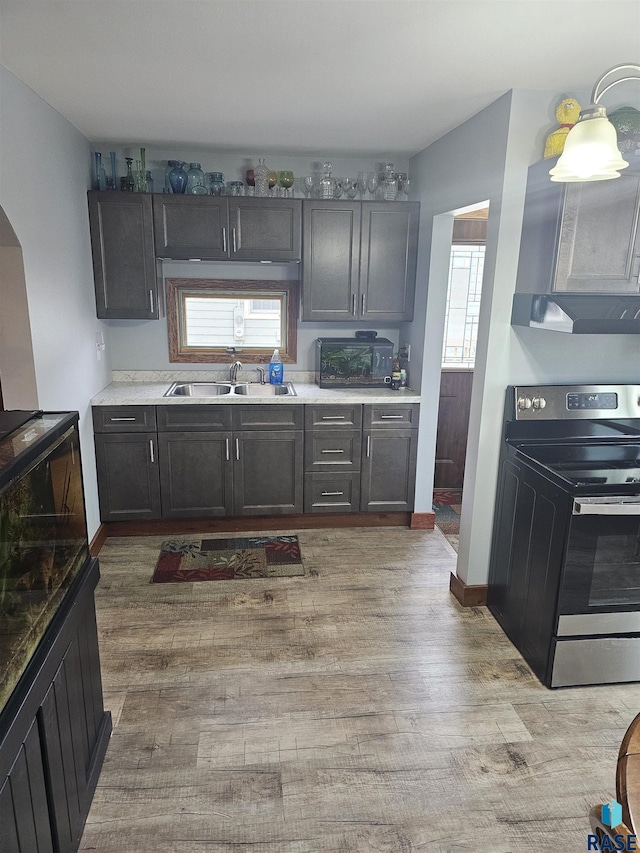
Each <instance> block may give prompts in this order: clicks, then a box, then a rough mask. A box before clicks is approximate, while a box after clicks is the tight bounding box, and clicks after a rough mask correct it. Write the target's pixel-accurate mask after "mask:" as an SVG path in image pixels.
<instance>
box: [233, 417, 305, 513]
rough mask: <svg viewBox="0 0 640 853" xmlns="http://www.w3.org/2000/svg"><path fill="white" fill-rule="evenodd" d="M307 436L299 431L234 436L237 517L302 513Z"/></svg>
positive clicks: (244, 433) (234, 489)
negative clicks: (305, 442)
mask: <svg viewBox="0 0 640 853" xmlns="http://www.w3.org/2000/svg"><path fill="white" fill-rule="evenodd" d="M303 435H304V433H303V432H301V431H297V430H295V431H294V430H278V431H273V432H271V431H260V430H255V431H250V430H249V431H243V432H237V433H235V434H234V436H233V444H234V446H233V457H234V463H233V504H234V514H235V515H286V514H296V513H301V512H302V508H303Z"/></svg>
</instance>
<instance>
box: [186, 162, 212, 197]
mask: <svg viewBox="0 0 640 853" xmlns="http://www.w3.org/2000/svg"><path fill="white" fill-rule="evenodd" d="M186 192H187V194H191V195H206V194H207V188H206V186H205V184H204V172H203V171H202V169H201V168H200V163H189V171H188V172H187V189H186Z"/></svg>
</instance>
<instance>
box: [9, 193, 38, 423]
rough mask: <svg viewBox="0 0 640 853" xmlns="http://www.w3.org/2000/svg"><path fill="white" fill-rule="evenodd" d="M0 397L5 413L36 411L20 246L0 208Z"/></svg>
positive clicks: (33, 368)
mask: <svg viewBox="0 0 640 853" xmlns="http://www.w3.org/2000/svg"><path fill="white" fill-rule="evenodd" d="M0 305H2V308H1V309H0V395H1V400H2V405H3V407H4V408H5V409H37V408H38V388H37V383H36V370H35V363H34V358H33V345H32V338H31V323H30V321H29V305H28V300H27V285H26V280H25V274H24V263H23V258H22V246H21V245H20V241H19V240H18V237H17V236H16V233H15V231H14V230H13V228H12V226H11V223H10V222H9V219H8V217H7V215H6V213H5V212H4V210H3V209H2V207H0Z"/></svg>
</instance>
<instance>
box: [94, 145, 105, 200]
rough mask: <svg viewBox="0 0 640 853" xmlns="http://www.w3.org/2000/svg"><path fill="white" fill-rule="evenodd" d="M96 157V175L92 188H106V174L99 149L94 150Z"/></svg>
mask: <svg viewBox="0 0 640 853" xmlns="http://www.w3.org/2000/svg"><path fill="white" fill-rule="evenodd" d="M95 157H96V176H95V179H94V182H93V188H94V190H106V188H107V174H106V172H105V170H104V166H103V165H102V154H101V153H100V151H96V152H95Z"/></svg>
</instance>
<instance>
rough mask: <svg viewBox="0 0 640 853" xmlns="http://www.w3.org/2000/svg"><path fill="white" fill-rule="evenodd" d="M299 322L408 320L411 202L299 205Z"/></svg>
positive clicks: (415, 212)
mask: <svg viewBox="0 0 640 853" xmlns="http://www.w3.org/2000/svg"><path fill="white" fill-rule="evenodd" d="M302 209H303V271H302V292H303V295H302V319H303V320H318V321H326V320H336V321H349V322H353V321H354V320H367V321H371V322H382V321H384V322H403V321H407V320H411V319H413V300H414V293H415V279H416V263H417V248H418V224H419V215H420V205H419V204H418V203H416V202H343V201H335V202H333V201H312V200H306V201H304V202H303V208H302Z"/></svg>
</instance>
